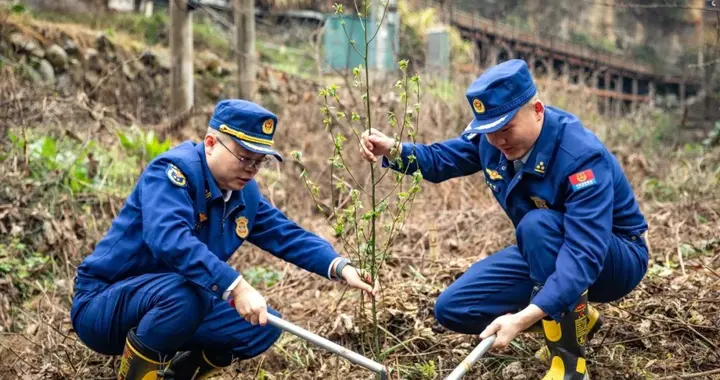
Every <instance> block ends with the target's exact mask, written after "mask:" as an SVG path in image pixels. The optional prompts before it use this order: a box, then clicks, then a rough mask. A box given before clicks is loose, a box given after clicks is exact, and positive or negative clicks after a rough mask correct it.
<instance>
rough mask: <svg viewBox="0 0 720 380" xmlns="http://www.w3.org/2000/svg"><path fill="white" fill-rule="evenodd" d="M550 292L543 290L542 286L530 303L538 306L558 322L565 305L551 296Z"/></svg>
mask: <svg viewBox="0 0 720 380" xmlns="http://www.w3.org/2000/svg"><path fill="white" fill-rule="evenodd" d="M550 294H551V293H549V292H546V291H545V288H542V289H541V290H540V292H539V293H538V294H537V295H536V296H535V298H533V300H532V304H533V305H535V306H537V307H539V308H540V309H541V310H542V311H544V312H545V314H547V315H548V316H549V317H550V318H552V319H553V320H554V321H556V322H560V319H561V318H562V316H563V312H564V309H565V307H564V306H563V305H562V303H561V302H560V300H559V299H558V298H557V297H551V296H550Z"/></svg>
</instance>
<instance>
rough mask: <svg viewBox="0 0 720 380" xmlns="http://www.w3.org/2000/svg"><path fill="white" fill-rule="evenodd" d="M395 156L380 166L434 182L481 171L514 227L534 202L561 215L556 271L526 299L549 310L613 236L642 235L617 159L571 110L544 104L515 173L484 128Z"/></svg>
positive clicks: (582, 281)
mask: <svg viewBox="0 0 720 380" xmlns="http://www.w3.org/2000/svg"><path fill="white" fill-rule="evenodd" d="M411 155H414V156H415V158H416V159H415V161H414V162H409V161H410V160H408V157H409V156H411ZM400 159H402V162H403V164H402V165H403V166H399V165H398V162H389V161H388V160H387V159H384V160H383V166H385V167H387V166H391V167H392V168H393V169H394V170H399V171H405V170H407V172H408V173H413V172H415V171H416V170H417V169H418V168H419V169H420V170H421V173H422V175H423V178H424V179H426V180H428V181H430V182H434V183H438V182H442V181H445V180H448V179H451V178H455V177H461V176H466V175H470V174H474V173H477V172H480V171H482V172H483V173H484V175H485V183H486V184H487V186H488V188H489V189H490V191H491V192H492V194H493V196H494V197H495V199H496V200H497V202H498V203H499V204H500V206H501V207H502V208H503V210H504V211H505V213H506V214H507V216H508V217H509V218H510V220H512V223H513V224H514V226H515V227H517V226H518V224H519V223H520V221H521V220H522V218H523V217H524V216H525V214H527V213H528V212H530V211H531V210H535V209H538V208H546V209H551V210H557V211H559V212H562V213H563V214H564V228H565V242H564V244H563V245H562V247H561V249H560V251H559V252H558V255H557V261H556V264H555V268H556V270H555V273H553V274H552V275H550V277H549V278H548V280H547V282H546V283H545V284H544V286H543V288H542V289H541V290H540V292H538V294H536V295H535V297H534V298H533V301H532V302H533V303H534V304H536V305H538V306H539V307H540V308H541V309H543V310H544V311H545V312H546V313H547V314H549V315H557V314H558V313H562V312H564V311H565V310H566V309H567V307H568V306H569V305H572V304H573V303H574V302H576V301H577V299H578V298H579V296H580V295H581V293H582V292H584V291H585V290H586V289H588V288H589V286H590V285H592V284H593V283H594V282H595V280H596V279H597V277H598V275H599V274H600V271H601V270H602V265H603V263H604V261H605V257H606V255H607V252H608V244H609V242H610V240H611V239H610V238H611V234H618V235H626V236H640V235H642V234H643V233H644V232H645V231H646V230H647V228H648V226H647V222H646V221H645V217H644V216H643V215H642V213H641V211H640V208H639V206H638V203H637V202H636V200H635V196H634V194H633V192H632V188H631V186H630V183H629V182H628V180H627V178H626V177H625V175H624V173H623V171H622V168H621V167H620V164H619V163H618V162H617V160H616V158H615V157H614V156H613V155H612V154H611V153H610V152H609V151H608V150H607V148H606V147H605V146H604V145H603V144H602V143H601V142H600V140H599V139H598V138H597V137H596V136H595V135H594V134H593V133H592V132H591V131H589V130H588V129H586V128H584V127H583V125H582V123H581V122H580V120H579V119H578V118H577V117H576V116H575V115H573V114H570V113H568V112H565V111H563V110H560V109H557V108H554V107H546V108H545V115H544V122H543V126H542V130H541V132H540V136H539V137H538V140H537V141H536V142H535V145H534V146H533V149H532V151H531V153H530V155H529V156H528V158H527V161H526V162H525V164H524V165H523V167H522V170H520V172H518V173H514V174H513V175H511V170H512V168H511V167H512V165H513V163H512V162H511V161H508V159H507V158H506V157H505V155H504V154H502V152H501V151H500V150H499V149H497V148H495V147H494V146H492V145H491V144H490V143H489V142H488V140H487V137H486V136H485V135H484V134H483V135H476V136H475V137H474V138H472V139H466V138H464V137H457V138H453V139H450V140H447V141H443V142H439V143H433V144H429V145H423V144H411V143H404V144H403V146H402V152H401V155H400ZM485 228H492V226H485Z"/></svg>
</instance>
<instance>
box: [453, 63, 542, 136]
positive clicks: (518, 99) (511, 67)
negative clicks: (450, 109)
mask: <svg viewBox="0 0 720 380" xmlns="http://www.w3.org/2000/svg"><path fill="white" fill-rule="evenodd" d="M536 92H537V90H536V88H535V82H533V79H532V75H530V70H529V69H528V66H527V63H525V61H523V60H521V59H512V60H509V61H506V62H503V63H500V64H498V65H496V66H493V67H491V68H490V69H488V70H487V71H485V72H484V73H482V75H480V76H479V77H478V78H477V79H475V81H474V82H473V83H472V84H471V85H470V87H469V88H468V90H467V92H466V93H465V96H466V97H467V100H468V102H469V103H470V108H471V109H472V111H473V115H474V116H475V117H474V118H473V120H472V121H471V122H470V124H469V125H468V126H467V128H466V129H465V131H463V133H462V135H463V136H464V137H468V138H472V136H468V135H475V134H479V133H491V132H495V131H497V130H499V129H500V128H502V127H504V126H505V124H507V123H508V122H509V121H510V120H512V118H513V117H514V116H515V114H516V113H517V112H518V110H519V109H520V107H521V106H522V105H523V104H525V103H527V102H528V101H530V99H532V97H533V96H534V95H535V93H536Z"/></svg>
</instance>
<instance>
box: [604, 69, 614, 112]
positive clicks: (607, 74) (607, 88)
mask: <svg viewBox="0 0 720 380" xmlns="http://www.w3.org/2000/svg"><path fill="white" fill-rule="evenodd" d="M611 79H612V74H610V71H609V70H606V71H605V91H607V92H606V95H605V104H603V112H605V114H606V115H610V96H609V95H610V91H612V86H611V85H610V80H611Z"/></svg>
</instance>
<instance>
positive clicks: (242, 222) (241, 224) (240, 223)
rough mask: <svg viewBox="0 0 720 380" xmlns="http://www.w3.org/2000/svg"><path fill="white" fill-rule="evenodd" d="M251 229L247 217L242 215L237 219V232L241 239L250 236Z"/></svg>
mask: <svg viewBox="0 0 720 380" xmlns="http://www.w3.org/2000/svg"><path fill="white" fill-rule="evenodd" d="M249 232H250V231H249V230H248V220H247V218H246V217H244V216H241V217H239V218H237V219H235V233H236V234H237V236H239V237H240V238H241V239H245V238H246V237H247V236H248V233H249Z"/></svg>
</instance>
